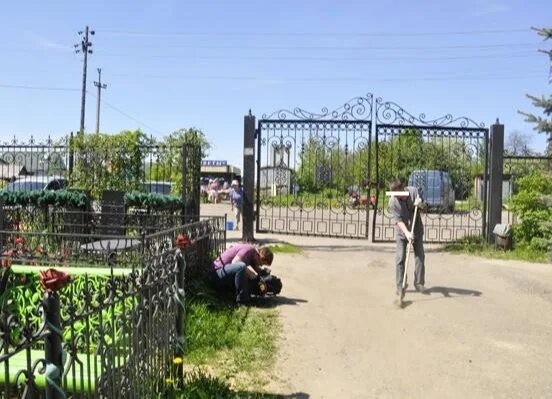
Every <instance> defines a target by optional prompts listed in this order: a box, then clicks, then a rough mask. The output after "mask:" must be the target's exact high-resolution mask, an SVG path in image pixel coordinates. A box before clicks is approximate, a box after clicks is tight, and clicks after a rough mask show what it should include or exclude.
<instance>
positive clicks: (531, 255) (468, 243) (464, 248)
mask: <svg viewBox="0 0 552 399" xmlns="http://www.w3.org/2000/svg"><path fill="white" fill-rule="evenodd" d="M445 250H446V251H449V252H453V253H454V252H455V253H466V254H469V255H476V256H482V257H485V258H492V259H505V260H522V261H528V262H538V263H548V262H550V257H549V255H548V254H547V253H546V252H538V251H535V250H534V249H532V248H528V247H524V246H517V247H515V248H514V249H512V250H509V251H505V250H502V249H499V248H495V246H494V245H490V244H487V243H486V242H485V240H484V239H483V238H482V237H480V236H470V237H466V238H464V239H462V240H459V241H458V242H455V243H451V244H447V245H446V246H445Z"/></svg>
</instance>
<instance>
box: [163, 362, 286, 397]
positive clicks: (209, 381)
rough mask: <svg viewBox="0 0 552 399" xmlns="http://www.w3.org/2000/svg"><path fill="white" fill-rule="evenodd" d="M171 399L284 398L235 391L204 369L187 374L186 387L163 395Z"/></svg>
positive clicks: (174, 389)
mask: <svg viewBox="0 0 552 399" xmlns="http://www.w3.org/2000/svg"><path fill="white" fill-rule="evenodd" d="M163 398H170V399H211V398H216V399H245V398H250V399H278V398H282V399H283V398H284V397H283V396H280V395H273V394H269V393H261V392H248V391H245V390H234V389H232V388H231V387H230V385H229V384H228V383H227V382H226V381H224V380H223V379H222V378H220V377H215V376H213V375H211V374H209V373H208V372H207V371H206V370H205V369H203V368H194V369H193V370H192V371H189V372H188V373H187V374H186V380H185V383H184V387H182V388H178V387H174V388H173V389H170V390H169V392H166V393H165V394H164V395H163Z"/></svg>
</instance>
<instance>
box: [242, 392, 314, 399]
mask: <svg viewBox="0 0 552 399" xmlns="http://www.w3.org/2000/svg"><path fill="white" fill-rule="evenodd" d="M238 398H240V399H241V398H243V399H246V398H247V399H309V398H310V395H309V394H308V393H304V392H295V393H290V394H285V395H276V394H271V393H250V392H238V393H237V396H236V399H238Z"/></svg>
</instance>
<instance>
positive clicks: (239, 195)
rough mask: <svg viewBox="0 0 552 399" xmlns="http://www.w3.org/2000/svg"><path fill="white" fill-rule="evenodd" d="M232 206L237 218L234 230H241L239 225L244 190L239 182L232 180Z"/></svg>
mask: <svg viewBox="0 0 552 399" xmlns="http://www.w3.org/2000/svg"><path fill="white" fill-rule="evenodd" d="M229 195H230V204H231V206H232V210H233V211H234V215H235V216H236V225H235V226H234V230H239V229H240V228H239V225H240V221H241V214H242V209H243V189H242V188H241V186H240V183H239V182H238V181H237V180H232V186H231V189H230V193H229Z"/></svg>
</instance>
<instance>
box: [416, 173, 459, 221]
mask: <svg viewBox="0 0 552 399" xmlns="http://www.w3.org/2000/svg"><path fill="white" fill-rule="evenodd" d="M408 185H409V186H414V187H416V188H417V189H418V191H419V192H420V194H421V196H422V198H423V199H424V201H425V202H426V204H427V206H428V208H429V209H430V210H437V211H439V212H454V201H455V194H454V186H453V184H452V180H451V179H450V176H449V174H448V173H447V172H444V171H442V170H427V169H426V170H415V171H413V172H412V173H411V174H410V177H409V178H408Z"/></svg>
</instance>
